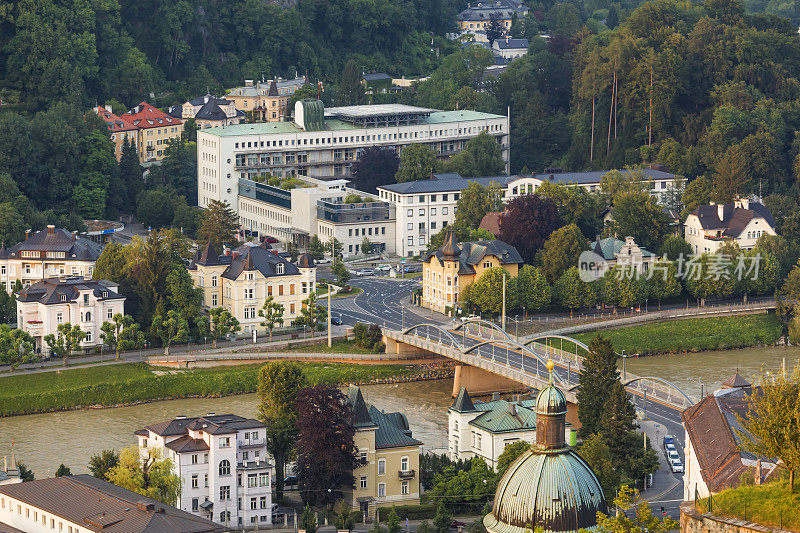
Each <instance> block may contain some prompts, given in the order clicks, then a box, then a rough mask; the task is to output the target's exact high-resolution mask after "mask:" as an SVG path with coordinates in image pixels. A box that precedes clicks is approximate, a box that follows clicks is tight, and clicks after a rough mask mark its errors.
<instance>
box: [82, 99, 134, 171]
mask: <svg viewBox="0 0 800 533" xmlns="http://www.w3.org/2000/svg"><path fill="white" fill-rule="evenodd" d="M92 111H94V112H95V113H96V114H97V116H98V117H100V118H101V119H103V121H104V122H105V123H106V125H107V126H108V134H109V136H110V138H111V143H112V144H113V145H114V156H115V157H116V158H117V161H119V160H120V159H122V146H123V145H124V144H125V139H127V140H128V142H129V143H133V145H134V146H137V144H136V143H138V142H139V136H138V134H137V132H138V128H137V127H136V126H134V125H132V124H129V123H127V122H125V121H124V120H122V117H118V116H117V115H115V114H114V113H112V112H111V106H110V105H107V106H105V107H101V106H97V107H94V108H92Z"/></svg>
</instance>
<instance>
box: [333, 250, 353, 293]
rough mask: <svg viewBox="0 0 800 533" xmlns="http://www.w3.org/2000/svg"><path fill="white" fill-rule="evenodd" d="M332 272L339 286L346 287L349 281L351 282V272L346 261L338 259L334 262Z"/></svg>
mask: <svg viewBox="0 0 800 533" xmlns="http://www.w3.org/2000/svg"><path fill="white" fill-rule="evenodd" d="M331 272H332V273H333V275H334V276H336V280H337V283H338V284H339V285H342V286H344V285H345V284H347V282H348V281H350V271H349V270H347V267H346V266H345V264H344V261H342V260H341V259H340V258H338V257H337V258H336V259H334V260H333V265H332V266H331Z"/></svg>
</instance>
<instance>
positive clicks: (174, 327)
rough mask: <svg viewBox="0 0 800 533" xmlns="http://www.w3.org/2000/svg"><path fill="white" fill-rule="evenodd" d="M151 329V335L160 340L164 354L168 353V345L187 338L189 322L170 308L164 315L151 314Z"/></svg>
mask: <svg viewBox="0 0 800 533" xmlns="http://www.w3.org/2000/svg"><path fill="white" fill-rule="evenodd" d="M151 331H152V333H153V336H154V337H156V338H158V339H159V340H160V341H161V345H162V346H163V347H164V355H169V347H170V346H172V344H173V343H175V342H184V341H186V340H187V338H188V336H189V323H188V321H187V320H186V319H185V318H184V317H183V316H182V315H181V314H180V313H178V312H177V311H175V310H173V309H170V310H169V311H167V314H166V315H155V316H153V324H152V326H151Z"/></svg>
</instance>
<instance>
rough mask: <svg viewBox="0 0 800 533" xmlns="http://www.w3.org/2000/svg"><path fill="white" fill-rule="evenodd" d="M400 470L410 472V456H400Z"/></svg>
mask: <svg viewBox="0 0 800 533" xmlns="http://www.w3.org/2000/svg"><path fill="white" fill-rule="evenodd" d="M400 470H402V471H403V472H408V457H406V456H403V457H401V458H400Z"/></svg>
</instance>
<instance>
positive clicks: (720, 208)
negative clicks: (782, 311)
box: [717, 204, 725, 221]
mask: <svg viewBox="0 0 800 533" xmlns="http://www.w3.org/2000/svg"><path fill="white" fill-rule="evenodd" d="M724 211H725V206H724V205H723V204H717V216H718V217H719V219H720V221H722V220H723V216H724V215H723V213H724Z"/></svg>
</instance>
